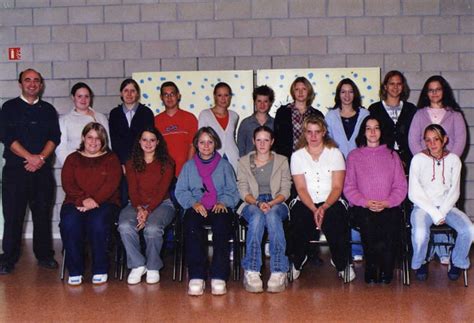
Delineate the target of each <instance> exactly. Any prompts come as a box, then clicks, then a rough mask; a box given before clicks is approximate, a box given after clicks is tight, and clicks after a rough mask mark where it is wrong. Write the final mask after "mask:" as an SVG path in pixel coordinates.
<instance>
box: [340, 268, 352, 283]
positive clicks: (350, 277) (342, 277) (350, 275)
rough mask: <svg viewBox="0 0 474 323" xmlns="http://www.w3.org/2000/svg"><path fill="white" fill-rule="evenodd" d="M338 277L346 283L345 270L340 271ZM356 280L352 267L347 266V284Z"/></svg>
mask: <svg viewBox="0 0 474 323" xmlns="http://www.w3.org/2000/svg"><path fill="white" fill-rule="evenodd" d="M339 277H340V278H341V279H342V280H343V281H344V282H345V281H346V275H345V270H341V271H340V272H339ZM355 278H356V274H355V271H354V268H352V265H351V266H349V279H348V280H347V281H348V282H351V281H353V280H354V279H355Z"/></svg>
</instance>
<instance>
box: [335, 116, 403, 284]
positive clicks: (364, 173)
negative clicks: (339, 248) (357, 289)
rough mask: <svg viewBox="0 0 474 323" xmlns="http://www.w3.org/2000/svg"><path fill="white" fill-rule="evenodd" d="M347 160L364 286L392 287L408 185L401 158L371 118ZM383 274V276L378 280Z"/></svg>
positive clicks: (349, 195)
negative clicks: (363, 269) (359, 242)
mask: <svg viewBox="0 0 474 323" xmlns="http://www.w3.org/2000/svg"><path fill="white" fill-rule="evenodd" d="M356 144H357V146H358V147H359V148H357V149H354V150H353V151H351V152H350V153H349V155H348V158H347V163H346V165H347V170H346V178H345V182H344V196H345V197H346V198H347V200H348V201H349V203H350V204H351V206H352V207H351V213H352V215H353V219H354V223H355V224H356V225H357V226H358V227H359V228H360V233H361V238H362V244H363V246H364V251H365V256H366V258H365V259H366V261H365V282H366V283H376V282H379V281H381V282H383V283H385V284H389V283H390V282H391V281H392V277H393V267H394V263H395V257H396V251H397V246H398V242H399V232H400V230H401V225H400V223H401V218H402V212H401V209H400V204H401V203H402V202H403V200H404V199H405V197H406V195H407V181H406V178H405V173H404V170H403V166H402V162H401V160H400V157H399V156H398V154H397V153H396V152H395V151H394V150H393V149H392V148H391V147H390V148H389V147H387V145H386V144H385V137H384V134H383V133H382V128H381V126H380V121H379V119H378V118H377V117H374V116H368V117H366V118H365V119H364V120H363V121H362V124H361V127H360V130H359V133H358V135H357V137H356ZM378 271H380V276H378Z"/></svg>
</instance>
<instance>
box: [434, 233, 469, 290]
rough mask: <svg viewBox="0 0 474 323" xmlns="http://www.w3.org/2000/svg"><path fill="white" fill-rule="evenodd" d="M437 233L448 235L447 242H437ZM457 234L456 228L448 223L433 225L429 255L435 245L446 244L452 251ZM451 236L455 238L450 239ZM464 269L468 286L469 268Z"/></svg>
mask: <svg viewBox="0 0 474 323" xmlns="http://www.w3.org/2000/svg"><path fill="white" fill-rule="evenodd" d="M436 234H445V235H446V237H448V239H447V242H435V241H434V236H435V235H436ZM456 235H457V233H456V230H454V229H453V228H451V227H450V226H449V225H447V224H442V225H432V226H431V227H430V241H429V242H428V253H427V255H430V254H431V252H432V250H433V249H434V247H435V246H444V247H445V248H448V250H449V253H451V251H452V249H453V248H454V244H455V242H456ZM449 237H452V238H453V239H452V240H451V239H449ZM453 241H454V242H453ZM462 271H463V278H464V287H467V286H468V280H467V269H462Z"/></svg>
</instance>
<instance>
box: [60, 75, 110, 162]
mask: <svg viewBox="0 0 474 323" xmlns="http://www.w3.org/2000/svg"><path fill="white" fill-rule="evenodd" d="M71 99H72V102H73V103H74V108H73V109H72V110H71V111H70V112H69V113H67V114H65V115H62V116H61V117H60V118H59V127H60V129H61V143H60V144H59V145H58V147H57V148H56V156H57V157H58V162H59V163H60V166H63V165H64V161H65V160H66V157H67V156H68V155H69V154H70V153H72V152H75V151H76V150H77V149H78V148H79V145H80V144H81V133H82V129H84V126H85V125H86V124H88V123H89V122H98V123H100V124H101V125H103V126H104V128H105V131H106V132H107V134H108V133H109V123H108V121H107V117H106V116H105V115H103V114H102V113H100V112H97V111H94V110H93V109H92V101H93V99H94V92H92V90H91V88H90V87H89V85H87V84H86V83H82V82H79V83H76V84H74V86H73V87H72V88H71Z"/></svg>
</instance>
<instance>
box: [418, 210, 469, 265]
mask: <svg viewBox="0 0 474 323" xmlns="http://www.w3.org/2000/svg"><path fill="white" fill-rule="evenodd" d="M445 221H446V224H447V225H449V226H450V227H451V228H453V229H454V230H455V231H456V232H457V237H456V244H455V245H454V249H453V253H452V255H451V259H452V262H453V264H454V265H455V266H456V267H459V268H462V269H467V268H469V250H470V249H471V243H472V240H473V238H474V225H473V224H472V222H471V220H470V219H469V218H468V217H467V215H466V214H465V213H464V212H462V211H460V210H459V209H457V208H455V207H454V208H452V209H451V211H449V212H448V214H447V215H446V220H445ZM432 224H433V221H432V220H431V217H430V215H429V214H428V213H426V212H425V211H424V210H422V209H420V208H419V207H417V206H416V205H415V206H414V207H413V211H412V212H411V225H412V229H411V240H412V244H413V258H412V262H411V267H412V268H413V269H418V268H420V267H421V265H422V264H423V263H424V262H425V259H426V253H427V251H428V242H429V239H430V227H431V225H432Z"/></svg>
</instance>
